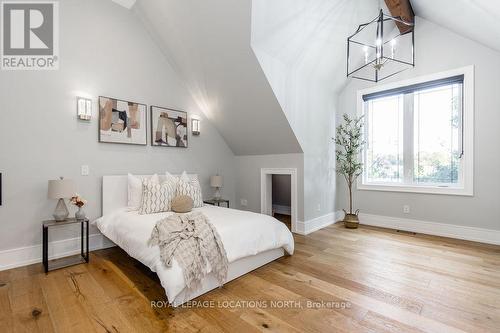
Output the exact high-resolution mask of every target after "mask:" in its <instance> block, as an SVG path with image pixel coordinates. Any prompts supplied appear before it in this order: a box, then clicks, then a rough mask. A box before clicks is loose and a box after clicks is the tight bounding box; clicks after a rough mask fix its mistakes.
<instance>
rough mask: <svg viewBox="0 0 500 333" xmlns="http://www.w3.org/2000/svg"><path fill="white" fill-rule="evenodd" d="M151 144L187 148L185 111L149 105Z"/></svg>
mask: <svg viewBox="0 0 500 333" xmlns="http://www.w3.org/2000/svg"><path fill="white" fill-rule="evenodd" d="M151 145H152V146H163V147H182V148H187V146H188V131H187V112H184V111H178V110H173V109H168V108H162V107H158V106H151Z"/></svg>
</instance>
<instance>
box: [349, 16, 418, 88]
mask: <svg viewBox="0 0 500 333" xmlns="http://www.w3.org/2000/svg"><path fill="white" fill-rule="evenodd" d="M414 26H415V24H414V23H413V22H407V21H405V20H403V19H401V18H400V17H394V16H389V15H386V14H384V12H383V11H382V9H381V10H380V13H379V15H378V16H377V17H376V18H374V19H373V20H372V21H370V22H368V23H364V24H361V25H360V26H359V27H358V30H356V32H355V33H354V34H353V35H351V36H349V37H348V38H347V76H348V77H352V78H355V79H360V80H365V81H371V82H379V81H381V80H383V79H387V78H388V77H391V76H394V75H396V74H398V73H400V72H402V71H404V70H406V69H408V68H412V67H414V66H415V51H414V45H415V32H414Z"/></svg>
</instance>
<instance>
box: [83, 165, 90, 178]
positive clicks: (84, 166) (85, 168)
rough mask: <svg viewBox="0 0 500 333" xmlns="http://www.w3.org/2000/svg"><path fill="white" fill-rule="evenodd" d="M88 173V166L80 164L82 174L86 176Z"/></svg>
mask: <svg viewBox="0 0 500 333" xmlns="http://www.w3.org/2000/svg"><path fill="white" fill-rule="evenodd" d="M89 174H90V167H89V166H88V165H82V176H88V175H89Z"/></svg>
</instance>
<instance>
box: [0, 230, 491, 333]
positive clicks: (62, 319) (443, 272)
mask: <svg viewBox="0 0 500 333" xmlns="http://www.w3.org/2000/svg"><path fill="white" fill-rule="evenodd" d="M295 241H296V252H295V254H294V255H293V256H290V257H284V258H282V259H280V260H277V261H275V262H273V263H270V264H268V265H266V266H264V267H261V268H259V269H257V270H255V271H253V272H251V273H249V274H247V275H245V276H243V277H241V278H239V279H236V280H234V281H232V282H230V283H228V284H226V285H225V286H224V287H223V288H221V289H218V290H215V291H212V292H210V293H208V294H206V295H203V296H201V297H199V298H198V299H197V301H199V302H198V303H196V304H194V303H193V304H191V305H192V307H191V308H176V309H172V308H170V307H160V306H152V305H151V302H157V303H156V304H157V305H161V301H164V302H166V301H167V300H166V297H165V294H164V291H163V289H162V287H161V285H160V283H159V280H158V279H157V277H156V275H155V274H153V273H151V272H149V270H148V269H147V268H145V267H144V266H143V265H141V264H140V263H138V262H137V261H135V260H133V259H132V258H130V257H128V256H127V255H126V254H125V253H124V252H123V251H122V250H120V249H119V248H112V249H107V250H101V251H96V252H93V253H92V254H91V259H90V264H81V265H78V266H73V267H68V268H65V269H61V270H58V271H53V272H50V273H49V274H48V275H46V274H44V273H43V272H42V267H41V264H37V265H31V266H27V267H22V268H18V269H13V270H8V271H3V272H0V332H166V331H172V332H174V331H177V332H219V331H221V332H238V333H243V332H257V331H274V332H437V333H447V332H474V333H476V332H500V247H497V246H490V245H484V244H477V243H472V242H465V241H458V240H451V239H445V238H439V237H431V236H424V235H408V234H403V233H397V232H395V231H389V230H384V229H378V228H370V227H361V228H360V229H358V230H347V229H344V228H343V227H342V226H341V225H333V226H330V227H328V228H325V229H323V230H320V231H317V232H315V233H313V234H311V235H308V236H299V235H296V236H295ZM158 301H159V302H158ZM273 301H274V302H273ZM203 305H204V306H203ZM214 305H215V306H214Z"/></svg>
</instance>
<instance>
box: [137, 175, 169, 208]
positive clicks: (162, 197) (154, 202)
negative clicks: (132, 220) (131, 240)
mask: <svg viewBox="0 0 500 333" xmlns="http://www.w3.org/2000/svg"><path fill="white" fill-rule="evenodd" d="M175 191H176V187H175V184H174V183H172V182H171V181H168V180H167V181H165V182H163V183H161V184H160V183H155V182H154V181H152V180H150V179H144V180H143V181H142V201H141V207H140V208H139V214H141V215H144V214H153V213H160V212H168V211H169V210H170V204H171V201H172V199H173V198H174V196H175Z"/></svg>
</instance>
